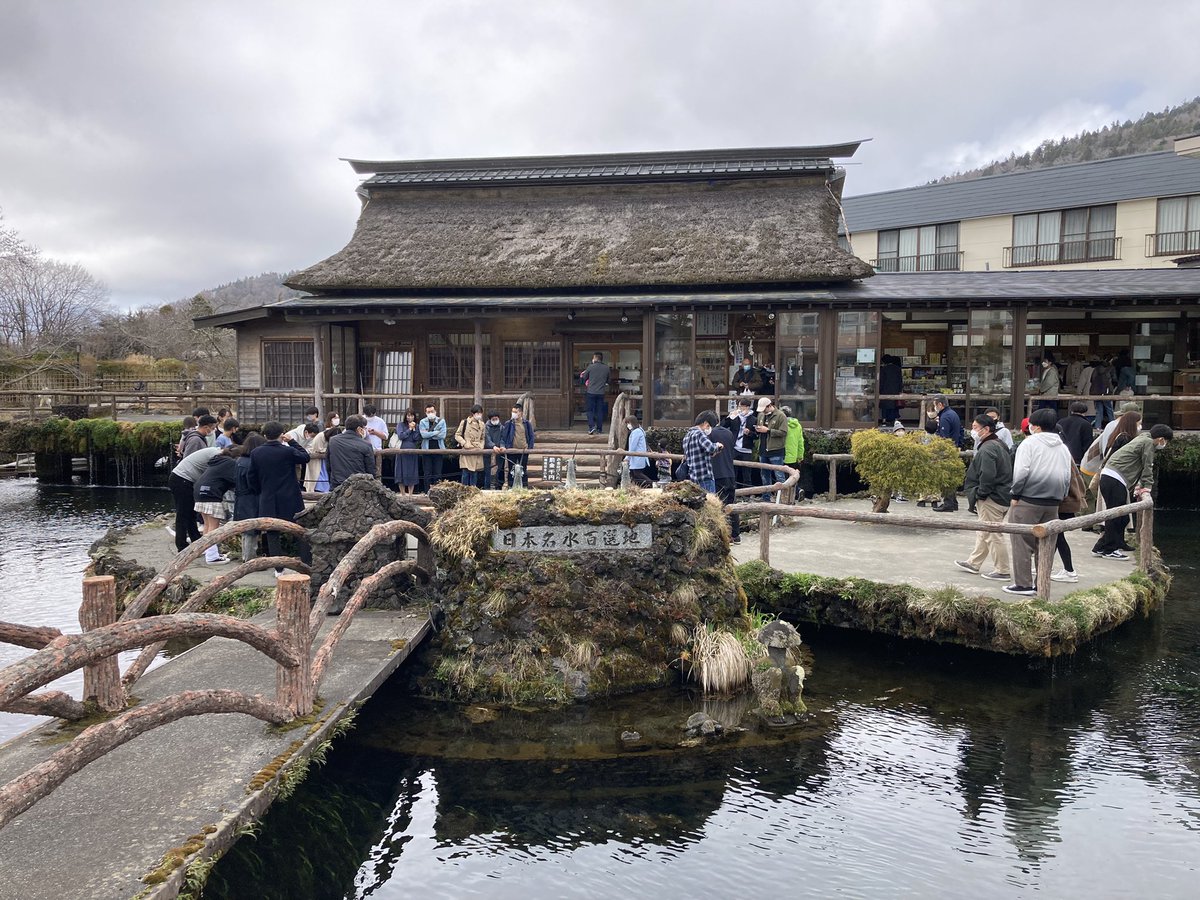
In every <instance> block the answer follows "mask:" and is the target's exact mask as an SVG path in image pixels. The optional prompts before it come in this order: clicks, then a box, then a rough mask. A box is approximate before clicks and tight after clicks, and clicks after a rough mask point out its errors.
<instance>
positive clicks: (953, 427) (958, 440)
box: [927, 394, 963, 512]
mask: <svg viewBox="0 0 1200 900" xmlns="http://www.w3.org/2000/svg"><path fill="white" fill-rule="evenodd" d="M927 415H929V416H930V417H931V418H932V417H934V416H936V417H937V431H936V434H937V436H938V437H940V438H945V439H946V440H948V441H953V442H954V446H955V447H958V448H960V449H961V448H962V445H963V426H962V419H960V418H959V417H958V413H956V412H955V411H954V410H952V409H951V408H950V404H949V403H947V402H946V397H945V395H943V394H935V395H934V397H933V411H932V412H930V413H928V414H927ZM933 508H934V510H935V511H937V512H958V491H956V490H954V489H953V488H951V489H950V490H947V491H946V492H945V493H944V494H943V495H942V502H941V503H935V504H934V505H933Z"/></svg>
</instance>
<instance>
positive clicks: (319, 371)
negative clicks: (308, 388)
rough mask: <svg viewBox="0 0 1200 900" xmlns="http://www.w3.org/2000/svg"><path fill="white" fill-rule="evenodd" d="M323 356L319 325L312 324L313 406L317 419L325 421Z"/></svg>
mask: <svg viewBox="0 0 1200 900" xmlns="http://www.w3.org/2000/svg"><path fill="white" fill-rule="evenodd" d="M324 394H325V357H324V354H323V353H322V348H321V326H320V325H314V326H313V406H315V407H316V408H317V409H319V410H320V411H321V412H320V418H319V421H321V422H324V421H325V398H324Z"/></svg>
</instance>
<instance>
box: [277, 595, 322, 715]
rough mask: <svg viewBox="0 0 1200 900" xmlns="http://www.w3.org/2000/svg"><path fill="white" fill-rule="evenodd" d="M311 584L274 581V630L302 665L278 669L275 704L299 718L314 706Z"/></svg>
mask: <svg viewBox="0 0 1200 900" xmlns="http://www.w3.org/2000/svg"><path fill="white" fill-rule="evenodd" d="M308 582H309V578H308V576H307V575H281V576H280V577H279V578H278V579H276V581H275V585H276V587H275V622H276V625H275V627H276V630H277V631H278V632H279V636H280V638H281V639H282V640H283V641H284V643H285V644H286V646H287V647H288V648H290V649H291V650H292V651H293V652H294V653H295V654H296V655H297V656H299V657H300V665H298V666H296V668H294V669H289V668H286V667H285V666H279V667H277V668H276V670H275V700H276V702H277V703H279V704H280V705H281V706H284V707H286V708H287V709H289V710H291V711H292V713H293V714H295V715H297V716H306V715H308V714H309V713H310V712H312V705H313V688H312V677H311V676H312V661H311V649H312V648H311V644H310V642H309V636H308V618H309V612H310V607H311V605H312V603H311V601H310V599H309V596H308Z"/></svg>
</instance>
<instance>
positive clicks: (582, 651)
mask: <svg viewBox="0 0 1200 900" xmlns="http://www.w3.org/2000/svg"><path fill="white" fill-rule="evenodd" d="M599 659H600V647H599V645H598V644H597V643H596V642H595V641H591V640H588V639H587V638H583V639H582V640H580V641H577V642H576V643H573V644H571V645H570V647H569V648H568V649H567V653H566V660H567V662H568V663H570V665H571V668H573V669H578V670H580V671H581V672H586V671H590V670H591V669H592V668H593V667H594V666H595V665H596V661H597V660H599Z"/></svg>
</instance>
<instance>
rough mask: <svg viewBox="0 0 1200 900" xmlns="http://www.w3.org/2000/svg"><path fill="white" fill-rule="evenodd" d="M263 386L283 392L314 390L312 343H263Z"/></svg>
mask: <svg viewBox="0 0 1200 900" xmlns="http://www.w3.org/2000/svg"><path fill="white" fill-rule="evenodd" d="M262 361H263V374H262V386H263V387H264V388H273V389H275V390H281V391H301V390H310V391H311V390H312V389H313V342H312V341H263V342H262Z"/></svg>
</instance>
